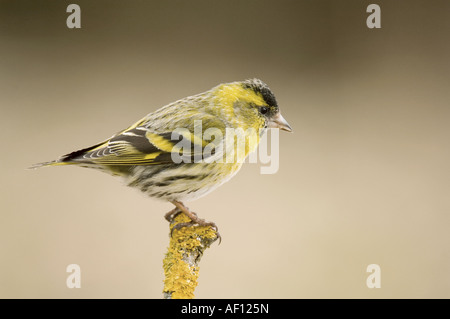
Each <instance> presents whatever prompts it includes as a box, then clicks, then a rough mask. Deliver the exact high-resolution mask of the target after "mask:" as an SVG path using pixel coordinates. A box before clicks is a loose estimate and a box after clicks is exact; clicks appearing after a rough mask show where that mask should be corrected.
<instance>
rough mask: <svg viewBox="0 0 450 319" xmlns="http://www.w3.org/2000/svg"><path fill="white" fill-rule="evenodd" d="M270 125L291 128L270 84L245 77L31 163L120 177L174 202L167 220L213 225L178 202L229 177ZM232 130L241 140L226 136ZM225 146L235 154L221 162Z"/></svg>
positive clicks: (143, 190) (285, 128) (146, 191)
mask: <svg viewBox="0 0 450 319" xmlns="http://www.w3.org/2000/svg"><path fill="white" fill-rule="evenodd" d="M267 128H280V129H282V130H285V131H291V127H290V126H289V124H288V123H287V122H286V120H285V119H284V118H283V116H282V115H281V113H280V110H279V107H278V104H277V101H276V99H275V96H274V94H273V93H272V91H271V90H270V89H269V87H268V86H267V85H266V84H265V83H264V82H262V81H261V80H259V79H249V80H245V81H239V82H232V83H226V84H220V85H218V86H216V87H214V88H212V89H211V90H209V91H206V92H204V93H200V94H197V95H193V96H189V97H186V98H183V99H181V100H178V101H176V102H173V103H170V104H168V105H166V106H164V107H162V108H160V109H159V110H157V111H155V112H153V113H150V114H148V115H147V116H145V117H144V118H143V119H141V120H139V121H138V122H136V123H134V124H133V125H131V126H130V127H128V128H127V129H125V130H123V131H120V132H119V133H117V134H115V135H114V136H112V137H111V138H109V139H107V140H106V141H103V142H101V143H98V144H96V145H94V146H91V147H88V148H85V149H82V150H79V151H75V152H72V153H70V154H67V155H64V156H62V157H60V158H59V159H57V160H54V161H51V162H46V163H40V164H36V165H34V166H32V168H38V167H42V166H56V165H78V166H82V167H88V168H94V169H98V170H101V171H104V172H108V173H110V174H112V175H117V176H122V177H123V178H124V179H125V182H126V184H127V185H128V186H131V187H136V188H138V189H140V190H141V191H142V192H144V193H145V194H147V195H148V196H150V197H155V198H159V199H162V200H167V201H169V202H171V203H173V204H174V205H175V206H176V208H175V209H174V211H172V212H170V213H168V214H167V215H166V218H169V216H170V215H171V214H172V213H174V212H175V211H181V212H183V213H184V214H186V215H187V216H188V217H189V218H190V219H191V220H192V223H193V224H197V225H201V226H207V225H209V226H213V227H216V225H215V224H214V223H212V222H207V221H205V220H203V219H200V218H199V217H197V215H196V214H195V213H194V212H192V211H190V210H189V209H188V208H187V207H186V206H185V205H184V204H183V202H185V201H190V200H193V199H197V198H199V197H201V196H204V195H206V194H207V193H209V192H211V191H212V190H214V189H216V188H217V187H218V186H220V185H221V184H223V183H225V182H227V181H228V180H230V178H232V177H233V176H234V175H235V174H236V173H237V172H238V171H239V169H240V168H241V166H242V163H243V160H244V159H245V158H246V157H247V155H248V154H249V153H250V152H251V151H254V150H255V149H256V147H257V146H258V143H259V137H260V136H261V134H263V133H264V131H265V130H266V129H267ZM229 131H233V132H234V133H235V134H236V132H237V136H238V137H243V138H242V139H241V141H244V142H245V143H244V144H243V143H239V142H238V140H239V139H238V138H234V139H233V140H232V141H233V142H232V143H229V142H226V140H227V133H228V132H229ZM255 132H256V134H255ZM213 136H214V139H213V138H212V137H213ZM181 140H182V141H183V143H184V144H182V142H180V141H181ZM180 143H181V145H183V147H180ZM230 152H231V153H232V154H234V155H233V156H232V157H231V158H232V159H233V160H232V161H229V160H224V158H225V156H228V155H229V153H230ZM233 152H234V153H233ZM227 159H228V158H227ZM180 226H181V227H183V226H187V225H180ZM216 229H217V227H216Z"/></svg>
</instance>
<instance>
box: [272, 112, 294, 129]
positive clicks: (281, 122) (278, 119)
mask: <svg viewBox="0 0 450 319" xmlns="http://www.w3.org/2000/svg"><path fill="white" fill-rule="evenodd" d="M268 124H269V125H268V127H270V128H279V129H281V130H283V131H288V132H292V128H291V126H290V125H289V123H288V122H287V121H286V120H285V119H284V117H283V116H282V115H281V113H280V112H278V113H277V114H276V115H274V116H273V117H272V118H271V119H270V120H269V123H268Z"/></svg>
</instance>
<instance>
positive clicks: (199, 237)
mask: <svg viewBox="0 0 450 319" xmlns="http://www.w3.org/2000/svg"><path fill="white" fill-rule="evenodd" d="M190 221H191V220H190V219H189V217H187V216H186V215H185V214H183V213H181V214H178V215H176V216H175V217H174V218H173V220H172V222H171V223H170V232H171V233H172V236H171V238H170V243H169V247H168V249H167V253H166V256H165V258H164V260H163V267H164V275H165V279H164V290H163V293H164V299H192V298H194V290H195V287H197V284H198V283H197V279H198V275H199V270H200V267H199V263H200V259H201V257H202V255H203V252H204V251H205V250H206V248H208V247H209V246H210V245H211V244H212V243H213V242H215V241H216V240H217V239H218V237H217V233H216V231H215V230H214V229H213V228H212V227H211V226H194V227H183V228H181V229H175V230H174V231H172V228H173V227H174V226H175V225H177V224H179V223H186V222H190Z"/></svg>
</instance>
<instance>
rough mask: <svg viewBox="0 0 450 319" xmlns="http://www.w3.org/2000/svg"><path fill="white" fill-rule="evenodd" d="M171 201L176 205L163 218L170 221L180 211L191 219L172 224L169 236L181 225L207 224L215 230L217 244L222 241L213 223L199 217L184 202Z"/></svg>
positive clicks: (181, 226)
mask: <svg viewBox="0 0 450 319" xmlns="http://www.w3.org/2000/svg"><path fill="white" fill-rule="evenodd" d="M172 203H173V204H174V205H175V206H176V208H175V209H173V210H171V211H170V212H168V213H167V214H166V215H165V218H166V219H167V220H168V221H170V222H172V221H173V219H174V218H175V217H176V216H177V215H178V214H179V213H181V212H182V213H184V214H185V215H186V216H187V217H188V218H189V219H190V220H191V221H190V222H187V223H179V224H176V225H174V226H173V227H172V230H171V232H170V236H172V234H173V231H174V230H180V229H181V228H183V227H196V226H209V227H211V228H212V229H213V230H214V231H215V233H216V236H217V238H218V239H219V244H220V243H221V242H222V236H220V233H219V227H217V225H216V224H215V223H213V222H210V221H206V220H204V219H201V218H199V217H198V216H197V214H196V213H194V212H192V211H190V210H189V208H187V207H186V206H184V204H183V203H181V202H178V201H173V202H172Z"/></svg>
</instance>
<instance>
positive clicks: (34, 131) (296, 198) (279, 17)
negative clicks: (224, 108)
mask: <svg viewBox="0 0 450 319" xmlns="http://www.w3.org/2000/svg"><path fill="white" fill-rule="evenodd" d="M73 2H75V3H77V4H79V5H80V6H81V10H82V16H81V19H82V20H81V23H82V28H81V29H79V30H69V29H68V28H67V27H66V24H65V23H66V18H67V16H68V13H66V7H67V5H68V4H70V3H73ZM370 3H377V4H379V5H380V6H381V10H382V12H381V19H382V28H381V29H378V30H371V29H368V28H367V27H366V24H365V23H366V18H367V16H368V13H366V7H367V5H368V4H370ZM449 36H450V2H449V1H425V0H423V1H361V0H354V1H339V2H338V1H331V0H330V1H286V0H283V1H279V0H278V1H253V0H249V1H237V0H232V1H220V2H219V1H206V0H204V1H198V0H194V1H120V2H119V1H56V0H54V1H13V0H10V1H0V57H1V59H0V108H1V118H0V125H1V132H2V133H1V135H0V139H1V145H2V156H1V158H0V161H1V164H2V166H1V167H2V178H1V183H0V187H1V189H0V196H1V197H0V198H1V203H0V209H1V214H0V256H1V259H0V297H2V298H160V297H161V296H162V293H161V291H162V287H163V284H162V280H163V271H162V259H163V256H164V253H165V250H166V246H167V244H168V225H167V222H166V221H165V220H164V218H163V215H164V213H166V212H167V211H169V210H170V209H171V208H172V207H171V205H170V204H167V203H163V202H158V201H157V200H154V199H150V198H146V197H145V196H143V195H141V194H140V193H139V192H138V191H136V190H133V189H130V188H127V187H125V186H123V185H122V184H121V182H120V180H118V179H114V178H112V177H110V176H108V175H106V174H102V173H99V172H96V171H91V170H86V169H81V168H76V167H55V168H47V169H40V170H25V168H26V167H28V166H30V165H31V164H33V163H36V162H41V161H46V160H51V159H54V158H57V157H58V156H59V155H62V154H65V153H68V152H70V151H73V150H76V149H79V148H82V147H86V146H90V145H92V144H94V143H96V142H99V141H101V140H103V139H105V138H108V137H109V136H111V135H112V134H113V133H115V132H117V131H119V130H121V129H123V128H125V127H127V126H128V125H130V124H132V123H133V122H134V121H136V120H138V119H139V118H141V117H142V116H144V115H146V114H147V113H149V112H151V111H154V110H156V109H157V108H159V107H161V106H163V105H165V104H167V103H169V102H172V101H174V100H176V99H178V98H182V97H184V96H188V95H192V94H196V93H199V92H202V91H205V90H207V89H209V88H211V87H213V86H215V85H217V84H218V83H222V82H228V81H235V80H243V79H246V78H250V77H259V78H261V79H263V80H264V81H265V82H267V83H268V84H269V86H270V87H271V88H272V90H273V91H274V92H275V94H276V96H277V99H278V102H279V104H280V107H281V110H282V112H283V115H284V117H285V118H286V119H287V120H288V121H289V123H290V124H291V126H292V127H293V128H294V133H292V134H288V133H285V132H281V133H280V138H281V145H280V170H279V172H278V173H277V174H275V175H261V174H260V173H259V168H260V165H259V164H247V165H245V166H244V168H243V169H242V170H241V172H240V173H239V174H238V175H237V176H236V177H235V178H234V179H233V180H231V181H230V182H229V183H227V184H225V185H224V186H222V187H221V188H219V189H218V190H217V191H215V192H214V193H212V194H210V195H209V196H207V197H205V198H202V199H199V200H198V201H195V202H192V203H190V204H189V206H190V207H191V208H192V209H193V210H194V211H196V212H198V213H199V214H200V215H201V216H202V217H204V218H206V219H209V220H213V221H215V222H216V223H217V224H218V225H219V227H220V231H221V234H222V236H223V241H222V244H221V245H220V246H217V245H214V246H213V247H212V248H211V249H210V250H208V251H207V253H206V254H205V256H204V258H203V260H202V262H201V272H200V280H199V286H198V288H197V290H196V296H197V297H198V298H229V297H230V298H334V297H337V298H421V297H424V298H432V297H433V298H449V297H450V272H449V270H450V252H449V244H450V231H449V230H450V217H449V216H450V214H449V213H450V196H449V193H450V187H449V186H450V174H449V172H450V170H449V162H450V147H449V137H450V125H449V118H450V117H449V116H450V104H449V102H450V90H449V85H450V60H449V56H450V41H449ZM72 263H76V264H79V265H80V266H81V272H82V278H81V280H82V283H81V285H82V288H81V289H68V288H67V287H66V278H67V276H68V274H67V273H66V272H65V269H66V266H67V265H68V264H72ZM373 263H375V264H379V265H380V266H381V288H380V289H369V288H367V286H366V278H367V276H368V273H366V267H367V265H369V264H373Z"/></svg>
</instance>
